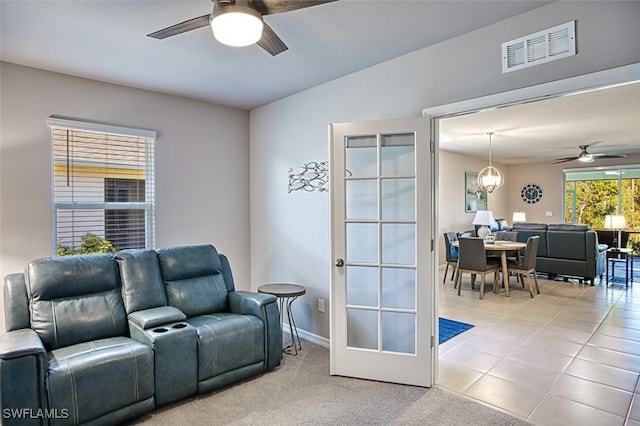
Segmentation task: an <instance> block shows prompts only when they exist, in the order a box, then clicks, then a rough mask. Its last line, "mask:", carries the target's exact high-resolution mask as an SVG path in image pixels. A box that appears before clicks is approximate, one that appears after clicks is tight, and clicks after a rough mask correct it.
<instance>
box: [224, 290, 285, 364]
mask: <svg viewBox="0 0 640 426" xmlns="http://www.w3.org/2000/svg"><path fill="white" fill-rule="evenodd" d="M277 300H278V299H277V297H275V296H274V295H272V294H264V293H254V292H249V291H230V292H229V306H230V308H231V312H235V313H238V314H244V315H255V316H257V317H258V318H260V319H261V320H262V322H263V323H264V329H265V334H266V339H265V344H266V348H265V351H266V356H267V360H266V369H267V370H271V369H272V368H275V367H277V366H278V365H280V360H281V359H282V331H281V329H280V311H279V309H278V302H277Z"/></svg>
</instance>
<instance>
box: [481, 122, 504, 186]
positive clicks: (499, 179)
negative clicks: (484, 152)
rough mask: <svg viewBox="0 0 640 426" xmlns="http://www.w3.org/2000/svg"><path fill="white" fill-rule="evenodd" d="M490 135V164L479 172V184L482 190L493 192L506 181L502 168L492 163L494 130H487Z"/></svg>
mask: <svg viewBox="0 0 640 426" xmlns="http://www.w3.org/2000/svg"><path fill="white" fill-rule="evenodd" d="M487 135H488V136H489V165H488V166H487V167H485V168H484V169H482V170H480V173H478V186H479V187H480V189H481V190H483V191H487V193H488V194H491V193H492V192H493V191H495V190H496V189H498V188H500V187H501V186H502V184H503V183H504V176H503V175H502V172H501V171H500V169H498V168H496V167H493V166H492V165H491V136H492V135H493V132H487Z"/></svg>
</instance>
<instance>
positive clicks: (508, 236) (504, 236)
mask: <svg viewBox="0 0 640 426" xmlns="http://www.w3.org/2000/svg"><path fill="white" fill-rule="evenodd" d="M496 241H513V242H516V241H518V231H498V232H496Z"/></svg>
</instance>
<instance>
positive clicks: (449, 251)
mask: <svg viewBox="0 0 640 426" xmlns="http://www.w3.org/2000/svg"><path fill="white" fill-rule="evenodd" d="M454 241H458V235H456V233H455V232H445V233H444V246H445V248H446V252H445V255H446V259H447V262H455V261H457V260H458V247H455V246H454V245H453V244H452V243H453V242H454Z"/></svg>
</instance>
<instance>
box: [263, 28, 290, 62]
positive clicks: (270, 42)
mask: <svg viewBox="0 0 640 426" xmlns="http://www.w3.org/2000/svg"><path fill="white" fill-rule="evenodd" d="M256 44H257V45H258V46H260V47H262V48H263V49H264V50H266V51H267V52H269V53H270V54H271V56H276V55H278V54H280V53H282V52H284V51H286V50H288V49H289V48H288V47H287V45H286V44H284V41H282V40H281V39H280V37H278V35H277V34H276V33H275V31H273V29H272V28H271V27H270V26H269V25H267V23H266V22H265V23H264V29H263V30H262V38H261V39H260V40H258V42H257V43H256Z"/></svg>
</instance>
